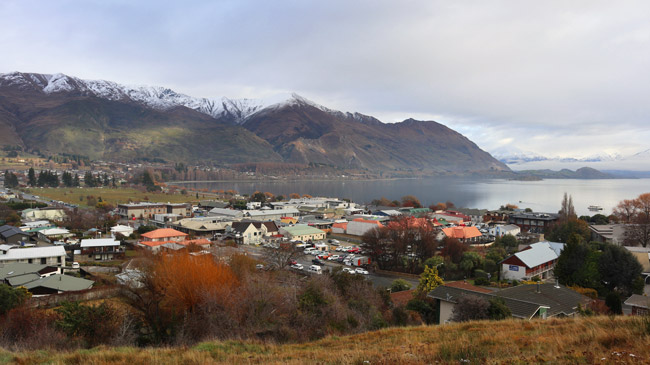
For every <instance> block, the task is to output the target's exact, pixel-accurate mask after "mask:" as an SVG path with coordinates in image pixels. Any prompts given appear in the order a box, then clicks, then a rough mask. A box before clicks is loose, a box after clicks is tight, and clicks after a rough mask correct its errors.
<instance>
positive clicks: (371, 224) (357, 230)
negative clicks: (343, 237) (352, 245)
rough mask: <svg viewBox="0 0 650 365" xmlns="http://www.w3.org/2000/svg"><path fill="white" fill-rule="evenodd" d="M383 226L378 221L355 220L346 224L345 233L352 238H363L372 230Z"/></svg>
mask: <svg viewBox="0 0 650 365" xmlns="http://www.w3.org/2000/svg"><path fill="white" fill-rule="evenodd" d="M383 226H384V225H383V224H381V222H379V221H371V220H366V219H363V218H356V219H354V220H352V221H351V222H348V227H347V229H346V233H347V234H350V235H354V236H363V235H364V234H365V233H366V232H368V231H369V230H371V229H373V228H382V227H383Z"/></svg>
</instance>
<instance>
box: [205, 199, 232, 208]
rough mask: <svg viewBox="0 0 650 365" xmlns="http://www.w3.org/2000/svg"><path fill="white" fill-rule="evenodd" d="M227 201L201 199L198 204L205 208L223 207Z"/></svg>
mask: <svg viewBox="0 0 650 365" xmlns="http://www.w3.org/2000/svg"><path fill="white" fill-rule="evenodd" d="M228 204H229V203H228V202H222V201H218V200H201V202H200V203H199V206H201V207H206V208H225V207H227V206H228Z"/></svg>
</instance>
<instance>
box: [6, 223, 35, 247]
mask: <svg viewBox="0 0 650 365" xmlns="http://www.w3.org/2000/svg"><path fill="white" fill-rule="evenodd" d="M0 238H2V242H4V243H6V244H10V245H17V244H20V243H21V242H27V241H29V234H27V233H25V232H24V231H23V230H22V229H20V228H18V227H14V226H9V225H4V226H2V227H0Z"/></svg>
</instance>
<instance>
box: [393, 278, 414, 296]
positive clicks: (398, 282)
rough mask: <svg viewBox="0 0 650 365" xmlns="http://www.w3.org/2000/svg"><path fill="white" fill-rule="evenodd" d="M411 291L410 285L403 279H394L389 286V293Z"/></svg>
mask: <svg viewBox="0 0 650 365" xmlns="http://www.w3.org/2000/svg"><path fill="white" fill-rule="evenodd" d="M409 289H411V284H410V283H409V282H408V281H406V280H404V279H395V280H393V283H392V284H391V285H390V291H391V293H397V292H400V291H405V290H409Z"/></svg>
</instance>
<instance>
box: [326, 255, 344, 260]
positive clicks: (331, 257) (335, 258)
mask: <svg viewBox="0 0 650 365" xmlns="http://www.w3.org/2000/svg"><path fill="white" fill-rule="evenodd" d="M339 257H341V256H339V255H332V256H330V257H328V258H327V260H328V261H336V260H338V259H339Z"/></svg>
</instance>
